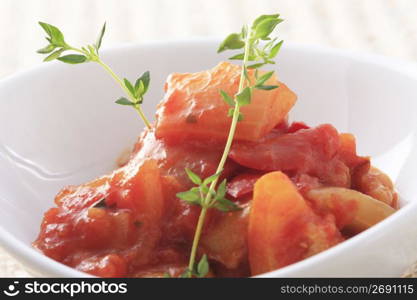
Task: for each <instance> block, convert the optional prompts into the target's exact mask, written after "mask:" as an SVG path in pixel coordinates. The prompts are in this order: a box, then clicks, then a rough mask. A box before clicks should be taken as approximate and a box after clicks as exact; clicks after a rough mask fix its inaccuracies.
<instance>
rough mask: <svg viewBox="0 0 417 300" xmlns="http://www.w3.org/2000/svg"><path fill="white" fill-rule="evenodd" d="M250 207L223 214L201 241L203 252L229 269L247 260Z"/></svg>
mask: <svg viewBox="0 0 417 300" xmlns="http://www.w3.org/2000/svg"><path fill="white" fill-rule="evenodd" d="M248 217H249V207H248V206H247V207H245V208H244V209H243V210H240V211H235V212H229V213H226V214H224V213H221V214H220V215H219V216H218V218H217V220H214V222H213V224H212V225H211V226H210V227H209V228H208V229H207V232H206V233H205V234H204V235H203V237H202V239H201V247H202V249H201V252H202V253H206V254H207V255H208V257H209V258H210V259H212V260H216V261H218V262H220V263H222V264H223V265H224V266H226V267H227V268H229V269H236V268H237V267H239V266H240V265H241V264H242V263H243V262H244V261H246V259H247V252H248V249H247V241H246V238H247V231H248Z"/></svg>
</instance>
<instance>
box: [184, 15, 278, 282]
mask: <svg viewBox="0 0 417 300" xmlns="http://www.w3.org/2000/svg"><path fill="white" fill-rule="evenodd" d="M282 21H283V20H282V19H280V18H279V14H275V15H262V16H260V17H258V18H257V19H256V20H255V21H254V22H253V23H252V26H251V27H248V26H247V25H245V26H243V28H242V30H241V32H240V33H232V34H230V35H229V36H227V37H226V39H225V40H224V41H223V42H222V43H221V44H220V46H219V48H218V50H217V52H223V51H226V50H237V49H243V52H242V53H239V54H237V55H234V56H232V57H230V59H231V60H241V61H242V71H241V75H240V80H239V87H238V91H237V93H236V94H235V95H229V94H228V93H227V92H225V91H223V90H220V91H219V92H220V95H221V96H222V98H223V100H224V101H225V102H226V103H227V104H228V105H229V106H230V109H229V111H228V116H229V117H231V118H232V122H231V125H230V129H229V134H228V137H227V140H226V144H225V147H224V151H223V155H222V157H221V159H220V162H219V165H218V166H217V170H216V173H215V174H214V175H212V176H210V177H208V178H206V179H201V178H200V177H199V176H198V175H197V174H195V173H193V172H192V171H191V170H188V169H186V173H187V175H188V178H189V179H190V180H191V181H192V182H193V183H194V184H195V186H194V187H192V188H191V189H190V190H188V191H186V192H181V193H178V194H177V197H178V198H180V199H182V200H184V201H186V202H187V203H190V204H193V205H199V206H201V212H200V216H199V218H198V222H197V226H196V230H195V234H194V239H193V243H192V247H191V253H190V258H189V263H188V268H187V270H186V271H185V272H184V274H183V277H193V276H196V273H195V270H196V269H198V266H200V264H203V265H204V268H205V269H207V272H208V270H209V266H208V261H207V256H206V255H203V258H205V259H204V261H202V260H203V258H202V260H200V262H199V263H198V264H197V266H196V255H197V250H198V244H199V241H200V238H201V233H202V229H203V226H204V221H205V218H206V215H207V211H208V209H210V208H216V209H218V210H220V211H224V212H227V211H232V210H237V209H239V207H238V206H237V205H236V204H235V203H234V202H232V201H230V200H228V199H226V198H225V195H226V184H227V182H226V180H223V181H222V182H221V183H220V184H219V185H218V181H219V178H220V175H221V174H222V171H223V169H224V166H225V163H226V160H227V157H228V155H229V152H230V148H231V146H232V143H233V139H234V136H235V132H236V127H237V124H238V122H239V121H241V120H243V118H244V116H243V114H242V113H241V112H240V108H241V107H243V106H245V105H249V104H250V103H251V99H252V93H253V90H254V89H259V90H272V89H275V88H277V87H278V86H276V85H265V83H266V82H267V81H268V79H270V78H271V77H272V75H273V74H274V72H273V71H271V72H267V73H264V74H262V75H259V72H258V69H259V68H260V67H262V66H264V65H266V64H274V63H275V62H274V61H273V59H274V58H275V57H276V55H277V54H278V52H279V50H280V48H281V46H282V44H283V41H278V39H277V38H273V39H272V38H271V37H270V35H271V33H272V32H273V31H274V29H275V28H276V26H277V25H278V24H279V23H281V22H282ZM249 62H252V64H250V65H249ZM250 69H253V70H254V79H255V80H254V82H252V80H251V79H250V76H249V75H248V74H249V70H250ZM206 264H207V266H205V265H206ZM199 275H201V274H197V276H199ZM200 277H201V276H200Z"/></svg>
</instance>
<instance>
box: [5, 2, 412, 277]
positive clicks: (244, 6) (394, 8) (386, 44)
mask: <svg viewBox="0 0 417 300" xmlns="http://www.w3.org/2000/svg"><path fill="white" fill-rule="evenodd" d="M274 12H280V13H281V14H282V16H283V17H284V18H285V19H286V22H285V23H283V24H282V25H280V30H281V36H282V38H284V39H285V40H288V41H292V42H302V43H311V44H321V45H328V46H332V47H338V48H345V49H351V50H358V51H365V52H372V53H377V54H383V55H388V56H394V57H398V58H401V59H405V60H410V61H414V62H417V18H416V12H417V1H415V0H297V1H294V0H253V1H250V0H210V1H207V0H189V1H186V0H175V1H173V0H152V1H150V0H145V1H139V0H136V1H135V0H123V1H118V0H107V1H103V0H89V1H86V0H72V1H64V0H45V1H38V0H31V1H29V0H27V1H23V0H0V45H1V46H0V78H1V77H4V76H7V75H9V74H12V73H14V72H17V71H21V70H24V69H26V68H28V67H31V66H34V65H38V64H40V63H41V57H40V56H39V55H37V54H36V53H35V50H36V49H38V48H40V47H42V46H43V45H44V40H43V33H42V32H41V30H40V29H39V28H38V25H37V24H36V22H37V21H39V20H42V21H45V22H49V23H52V24H56V25H58V26H59V27H60V28H62V29H63V30H64V32H65V33H66V36H67V37H68V39H69V40H71V41H74V42H75V43H77V42H78V43H79V44H82V43H85V42H91V41H94V40H95V36H96V34H97V32H98V30H99V28H100V27H101V25H102V23H103V22H104V21H105V20H106V21H107V22H108V31H107V33H106V36H105V39H104V44H103V47H108V46H111V45H115V44H120V43H126V42H141V41H146V40H154V39H175V38H189V37H193V36H223V35H225V34H227V33H229V32H232V31H237V30H238V29H239V28H240V27H241V25H242V24H243V23H244V22H247V21H248V20H250V19H252V18H254V17H256V16H258V15H259V14H262V13H274ZM45 201H50V202H51V205H52V199H45ZM5 276H28V274H27V273H26V272H25V271H24V270H23V269H22V267H21V266H20V265H19V263H18V262H16V261H15V260H14V259H12V258H11V257H10V256H9V255H8V254H6V253H5V252H4V251H2V250H1V248H0V277H5Z"/></svg>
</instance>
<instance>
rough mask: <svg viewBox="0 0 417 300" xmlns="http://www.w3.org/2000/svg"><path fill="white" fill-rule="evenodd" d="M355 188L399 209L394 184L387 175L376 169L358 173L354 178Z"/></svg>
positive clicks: (372, 168)
mask: <svg viewBox="0 0 417 300" xmlns="http://www.w3.org/2000/svg"><path fill="white" fill-rule="evenodd" d="M354 186H355V188H356V189H358V190H359V191H361V192H362V193H364V194H367V195H369V196H371V197H373V198H375V199H377V200H379V201H382V202H384V203H385V204H387V205H389V206H391V207H394V208H396V207H397V201H398V195H397V193H396V192H395V190H394V184H393V183H392V181H391V179H390V178H389V177H388V176H387V175H386V174H385V173H383V172H381V171H380V170H378V169H377V168H375V167H371V168H367V169H366V170H365V171H361V170H360V171H358V172H357V174H356V175H355V176H354Z"/></svg>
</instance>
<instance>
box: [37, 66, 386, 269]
mask: <svg viewBox="0 0 417 300" xmlns="http://www.w3.org/2000/svg"><path fill="white" fill-rule="evenodd" d="M223 69H224V70H223ZM221 70H223V71H225V72H234V73H233V74H229V73H227V74H228V75H227V76H226V75H222V72H221ZM207 72H211V75H212V76H211V77H210V76H207ZM207 72H200V73H195V74H194V75H190V74H185V75H178V74H177V75H174V76H172V77H170V79H169V81H168V84H167V87H166V89H167V95H166V97H165V98H164V101H163V102H162V103H161V104H160V107H159V109H158V120H157V122H156V128H155V129H154V130H145V131H144V132H143V133H142V135H141V136H140V138H139V140H138V142H137V143H136V145H135V147H134V150H133V152H132V154H131V157H130V160H129V162H128V163H127V164H126V165H124V166H123V167H121V168H119V169H117V170H115V171H114V172H112V173H111V174H108V175H105V176H102V177H100V178H98V179H95V180H93V181H90V182H88V183H85V184H82V185H79V186H68V187H65V188H64V189H62V190H61V191H60V192H59V193H58V195H57V196H56V198H55V204H56V206H55V207H53V208H51V209H50V210H48V211H47V212H46V213H45V216H44V219H43V221H42V224H41V228H40V233H39V236H38V237H37V239H36V240H35V242H34V246H35V247H36V248H37V249H39V250H40V251H42V252H43V253H44V254H45V255H47V256H49V257H51V258H52V259H54V260H57V261H59V262H62V263H64V264H66V265H68V266H70V267H73V268H76V269H78V270H80V271H84V272H88V273H90V274H92V275H96V276H100V277H163V276H165V275H166V274H169V275H170V276H179V275H180V274H181V273H182V272H183V271H184V270H185V269H186V267H187V265H188V258H189V252H190V249H191V244H192V240H193V236H194V232H195V227H196V223H197V219H198V216H199V214H200V207H198V206H193V205H189V204H187V203H185V202H183V201H182V200H180V199H179V198H177V197H176V194H177V193H178V192H183V191H186V190H188V189H190V188H191V187H192V186H193V184H192V182H191V181H190V180H189V178H188V177H187V174H186V172H185V168H188V169H190V170H192V171H193V172H194V173H196V174H198V175H199V176H200V177H201V178H206V177H208V176H211V175H213V174H214V173H215V171H216V168H217V165H218V162H219V160H220V158H221V156H222V153H223V148H224V136H225V135H226V134H227V129H228V126H226V125H227V124H229V121H230V120H229V118H228V117H227V114H226V113H224V111H225V110H226V111H227V106H224V105H225V104H224V102H223V101H222V100H219V97H220V96H219V94H218V88H220V87H222V86H223V87H224V85H226V86H225V87H224V89H225V90H228V91H229V92H230V93H233V91H234V90H235V89H237V86H236V82H235V81H236V80H235V78H236V74H240V70H239V68H237V67H232V66H230V65H229V64H226V63H223V64H221V65H219V66H217V67H216V68H214V69H212V70H210V71H207ZM216 76H218V77H219V78H220V79H219V78H217V77H216ZM228 76H229V77H228ZM252 76H253V74H252ZM216 78H217V79H218V80H217V79H216ZM232 79H233V80H232ZM271 80H275V81H272V82H271V83H270V84H278V81H277V79H276V78H273V79H271ZM209 81H210V82H212V84H210V82H209ZM230 82H232V83H230ZM230 84H232V85H231V86H229V85H230ZM264 92H265V91H262V93H261V92H259V93H258V92H254V93H255V94H254V101H253V105H254V107H253V108H254V110H250V109H249V108H248V109H247V110H248V112H251V113H252V114H251V115H250V118H248V119H246V120H245V119H244V120H243V121H242V123H241V124H240V126H239V132H238V138H237V139H236V140H235V141H234V142H233V146H232V149H231V152H230V155H229V158H228V160H227V162H226V165H225V168H224V170H223V172H222V175H221V180H223V179H227V182H228V186H227V195H228V198H229V199H230V200H232V201H235V202H236V203H237V204H238V205H239V206H240V208H241V210H238V211H235V212H227V213H224V212H221V211H218V210H215V209H210V210H209V211H208V214H207V219H206V222H205V226H204V228H203V233H202V238H201V242H200V247H199V253H198V256H201V255H203V254H207V256H208V259H209V261H210V272H209V276H217V277H237V276H250V275H253V274H255V273H257V272H255V271H254V270H253V269H252V270H251V266H253V265H256V262H255V263H254V262H253V261H250V260H251V258H253V259H258V258H259V259H261V260H262V259H264V257H262V255H249V252H250V250H251V249H250V246H251V243H249V245H248V234H250V231H249V233H248V226H249V225H248V224H249V218H250V216H251V214H252V213H253V212H252V210H251V205H252V201H253V200H252V199H253V197H254V193H253V191H254V186H255V185H256V184H257V182H258V181H259V180H261V179H262V178H264V177H263V176H264V175H265V174H267V173H269V172H271V171H281V172H283V174H285V176H287V177H288V178H290V179H291V182H292V184H294V186H295V190H296V191H298V193H300V195H295V196H294V197H289V198H288V199H289V200H291V199H296V200H294V201H298V203H299V207H300V210H299V211H298V212H297V214H295V215H294V216H295V217H294V218H293V219H285V216H286V213H285V211H290V210H291V207H292V204H291V203H292V202H288V203H285V205H286V206H284V207H287V208H286V209H283V206H278V204H277V203H278V202H279V201H280V200H282V199H281V198H280V196H277V195H276V193H279V192H280V190H276V191H272V192H273V193H271V194H270V195H271V197H270V198H271V199H272V200H273V199H275V200H274V201H278V202H271V203H270V205H271V207H273V208H274V209H276V210H277V211H278V212H280V213H279V214H280V215H281V216H284V219H283V221H282V223H276V222H275V221H274V218H272V219H270V220H271V221H270V224H272V225H273V224H275V225H273V226H276V227H274V228H271V231H270V232H275V231H276V230H277V228H278V229H279V228H281V229H282V230H281V231H280V232H278V233H277V234H276V235H275V236H273V237H268V236H266V237H265V238H266V240H270V241H273V240H276V241H279V244H280V245H282V248H280V250H279V251H278V250H277V251H278V252H277V251H275V250H274V249H275V248H276V247H275V246H276V245H275V246H273V247H271V249H270V250H268V251H269V252H267V253H269V254H270V255H271V261H274V260H275V259H276V257H277V255H278V253H280V255H283V256H284V257H285V259H279V263H278V264H276V265H274V266H271V268H278V267H282V266H284V265H287V264H289V263H293V262H296V261H299V260H301V259H303V258H306V257H308V256H311V255H313V254H315V253H318V252H319V251H323V250H325V249H327V248H328V247H331V246H333V245H335V244H337V243H338V242H341V241H342V240H343V239H344V238H343V236H342V234H341V233H340V232H339V231H338V229H337V228H338V227H337V226H340V224H345V223H346V222H348V221H349V220H350V219H351V217H350V214H351V213H352V211H353V210H354V209H355V207H353V206H349V205H345V206H336V207H337V210H335V213H334V214H332V213H331V212H329V211H322V210H321V209H318V208H317V207H318V206H317V205H315V203H313V202H311V201H309V200H308V199H304V198H303V196H302V195H306V193H307V192H308V191H309V190H311V189H314V188H319V187H322V186H335V187H344V188H355V187H354V186H353V185H352V182H358V180H355V176H357V175H356V174H357V173H358V172H359V171H358V170H360V172H359V173H360V175H361V176H362V175H363V174H366V172H367V171H368V170H369V158H364V157H360V156H358V155H357V154H356V145H355V141H354V139H353V137H352V136H350V135H345V134H342V135H340V134H339V133H338V132H337V130H336V129H335V128H334V127H333V126H331V125H329V124H325V125H320V126H318V127H314V128H310V127H309V126H307V125H305V124H304V123H299V122H297V123H292V124H289V123H288V121H287V113H288V111H289V109H290V108H291V107H292V105H293V104H294V102H295V95H294V94H293V93H292V92H291V91H290V90H289V89H288V88H287V87H286V86H285V85H282V87H280V89H278V90H277V91H275V94H266V93H264ZM266 95H267V96H268V98H267V101H263V100H265V99H263V97H264V96H266ZM271 95H274V96H273V97H272V96H271ZM213 97H214V98H215V99H214V100H213ZM187 101H188V102H190V101H191V102H192V103H194V106H191V107H190V106H189V105H186V104H185V102H187ZM210 101H211V102H210ZM280 103H281V104H282V103H284V104H282V105H281V104H280ZM251 105H252V104H251ZM193 107H195V108H196V109H197V110H195V111H193ZM190 113H191V114H192V115H193V117H190V116H189V115H190ZM225 124H226V125H225ZM199 130H200V131H201V132H202V135H199V132H200V131H199ZM213 130H214V131H215V134H213V135H212V136H211V132H212V131H213ZM265 176H267V175H265ZM361 178H362V177H361ZM372 178H376V177H375V176H374V177H372ZM375 180H376V179H372V184H373V185H375V183H374V181H375ZM369 181H370V180H367V181H364V183H363V184H362V186H363V185H365V184H366V183H367V182H369ZM268 184H269V183H268ZM273 184H274V183H273V182H272V186H273ZM357 185H358V184H357ZM385 186H387V187H389V185H388V184H386V185H385ZM289 189H292V187H291V186H290V187H289ZM364 189H365V188H364ZM368 190H370V189H369V188H368V186H367V191H368ZM371 192H372V191H370V192H369V193H371ZM292 193H294V192H292ZM268 199H269V198H265V201H269V200H268ZM258 200H259V199H257V201H258ZM272 200H271V201H272ZM283 203H284V202H283ZM259 207H262V203H261V205H259ZM259 211H260V212H261V213H262V214H264V213H265V214H268V210H259ZM287 217H288V216H287ZM251 218H252V219H253V220H256V221H259V222H263V217H262V216H251ZM288 218H289V217H288ZM306 220H307V221H306ZM310 223H311V224H313V225H314V226H313V225H311V224H310ZM309 224H310V225H309ZM261 225H262V224H261ZM272 225H271V226H272ZM311 226H313V227H311ZM255 227H256V228H257V229H256V230H254V231H253V232H255V233H256V234H260V235H264V234H265V232H263V231H262V230H264V229H262V228H264V227H263V226H254V228H255ZM249 237H250V240H251V241H255V245H254V246H253V247H254V248H259V246H260V248H259V249H262V245H256V241H257V239H256V237H254V236H249ZM286 249H287V250H286ZM261 252H262V251H261ZM252 253H253V249H252ZM269 254H268V255H269ZM261 269H262V268H261ZM268 270H269V269H268Z"/></svg>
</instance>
